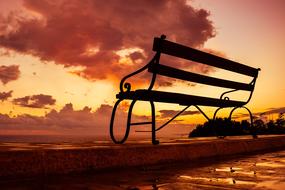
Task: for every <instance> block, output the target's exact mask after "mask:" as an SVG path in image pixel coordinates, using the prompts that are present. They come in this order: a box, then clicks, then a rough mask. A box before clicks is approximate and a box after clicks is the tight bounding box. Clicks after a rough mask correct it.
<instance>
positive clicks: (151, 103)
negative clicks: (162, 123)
mask: <svg viewBox="0 0 285 190" xmlns="http://www.w3.org/2000/svg"><path fill="white" fill-rule="evenodd" d="M149 103H150V106H151V137H152V144H153V145H157V144H159V141H158V140H156V136H155V135H156V134H155V132H156V129H155V107H154V103H153V101H150V102H149Z"/></svg>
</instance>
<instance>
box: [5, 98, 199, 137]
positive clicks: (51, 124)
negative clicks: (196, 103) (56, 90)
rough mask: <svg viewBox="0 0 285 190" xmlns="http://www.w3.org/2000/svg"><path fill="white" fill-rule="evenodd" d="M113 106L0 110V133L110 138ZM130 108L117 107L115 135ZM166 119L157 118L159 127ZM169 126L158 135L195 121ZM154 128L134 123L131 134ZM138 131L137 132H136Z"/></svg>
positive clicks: (181, 130)
mask: <svg viewBox="0 0 285 190" xmlns="http://www.w3.org/2000/svg"><path fill="white" fill-rule="evenodd" d="M112 109H113V106H110V105H108V104H102V105H101V106H100V107H99V108H98V109H97V110H95V111H92V110H91V108H89V107H84V108H83V109H81V110H75V109H74V108H73V105H72V104H71V103H69V104H66V105H65V106H64V107H63V108H62V109H61V110H59V111H56V110H54V109H53V110H51V111H50V112H49V113H47V114H46V115H44V116H32V115H28V114H22V115H18V116H14V117H10V116H9V115H7V114H0V133H1V134H2V135H3V134H4V135H5V134H7V135H8V134H9V135H31V134H36V135H47V134H53V135H83V136H86V135H87V136H94V137H96V138H101V137H104V138H106V137H107V138H109V125H110V116H111V112H112ZM126 119H127V112H126V111H125V108H124V107H119V108H118V110H117V115H116V120H115V126H114V131H115V135H116V137H118V136H121V137H122V135H124V132H125V127H126ZM132 121H133V122H143V121H150V116H141V115H135V114H134V115H133V116H132ZM163 122H164V121H160V120H157V127H158V126H160V125H161V124H162V123H163ZM169 125H170V126H168V127H166V128H164V129H163V130H161V131H159V132H158V135H166V136H171V135H173V134H175V135H176V134H184V133H185V134H186V133H187V134H188V133H189V131H190V130H191V129H193V127H194V126H193V125H191V124H181V123H178V122H175V121H174V122H173V123H171V124H169ZM137 129H138V130H147V131H149V130H150V129H151V127H150V125H145V126H135V127H132V128H131V134H130V137H138V136H142V135H143V136H145V135H146V136H147V137H149V136H150V133H135V130H137ZM134 133H135V134H134Z"/></svg>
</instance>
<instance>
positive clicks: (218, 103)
mask: <svg viewBox="0 0 285 190" xmlns="http://www.w3.org/2000/svg"><path fill="white" fill-rule="evenodd" d="M116 97H117V98H118V99H129V100H141V101H153V102H164V103H175V104H180V105H187V106H188V105H201V106H212V107H240V106H243V105H244V104H246V102H241V101H234V100H221V99H216V98H208V97H201V96H193V95H188V94H179V93H173V92H165V91H156V90H136V91H128V92H120V93H118V94H117V95H116Z"/></svg>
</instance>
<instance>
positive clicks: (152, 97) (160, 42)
mask: <svg viewBox="0 0 285 190" xmlns="http://www.w3.org/2000/svg"><path fill="white" fill-rule="evenodd" d="M165 38H166V36H165V35H162V36H161V37H160V38H157V37H156V38H154V43H153V51H155V52H156V54H155V55H154V57H153V59H152V60H151V61H150V62H149V63H148V64H147V65H145V66H144V67H142V68H141V69H139V70H137V71H135V72H133V73H131V74H129V75H127V76H126V77H124V78H123V79H122V80H121V83H120V92H119V93H118V94H117V95H116V97H117V99H118V100H117V102H116V103H115V105H114V108H113V112H112V115H111V122H110V136H111V139H112V140H113V142H114V143H117V144H122V143H124V142H125V141H126V140H127V138H128V135H129V132H130V126H131V125H145V124H150V125H151V126H152V127H151V130H150V131H149V132H151V133H152V143H153V144H159V141H158V140H156V131H158V130H160V129H162V128H163V127H165V126H166V125H167V124H168V123H170V122H171V121H172V120H174V119H175V118H176V117H177V116H178V115H180V114H181V113H183V112H184V111H185V110H186V109H188V108H189V107H190V106H195V107H196V108H197V109H198V110H199V111H200V112H201V113H202V114H203V115H204V116H205V117H206V118H207V119H208V120H209V121H210V118H209V117H208V116H207V115H206V114H205V113H204V112H203V111H202V110H201V108H200V107H198V106H213V107H218V109H217V110H216V111H215V113H214V116H213V120H215V118H216V114H217V112H218V111H219V110H220V109H222V108H227V107H233V109H232V110H231V112H230V115H229V118H230V119H231V117H232V113H233V111H234V110H235V109H237V108H245V109H246V110H247V111H248V112H249V115H250V121H251V125H252V123H253V118H252V114H251V112H250V110H249V109H248V108H246V107H245V105H246V104H247V103H248V102H249V101H250V99H251V97H252V93H253V90H254V86H255V82H256V79H257V76H258V72H259V70H260V69H256V68H252V67H249V66H247V65H243V64H240V63H237V62H234V61H231V60H228V59H225V58H222V57H218V56H216V55H212V54H209V53H206V52H203V51H200V50H197V49H193V48H190V47H187V46H184V45H181V44H177V43H174V42H171V41H168V40H165ZM161 54H167V55H170V56H174V57H178V58H183V59H186V60H190V61H195V62H199V63H202V64H206V65H210V66H213V67H217V68H220V69H225V70H228V71H232V72H235V73H239V74H243V75H246V76H248V77H252V80H251V82H250V83H248V84H247V83H241V82H236V81H230V80H225V79H221V78H214V77H210V76H205V75H201V74H198V73H193V72H188V71H184V70H180V69H177V68H174V67H170V66H167V65H163V64H161V63H160V62H159V61H160V56H161ZM146 69H148V72H150V73H152V79H151V81H150V86H149V87H148V88H147V89H138V90H134V91H132V90H131V84H130V83H127V82H126V80H127V79H128V78H130V77H132V76H133V75H136V74H138V73H140V72H142V71H144V70H146ZM157 75H162V76H166V77H171V78H175V79H180V80H183V81H191V82H195V83H201V84H206V85H210V86H217V87H224V88H229V89H231V90H229V91H226V92H224V93H222V94H221V96H220V98H209V97H201V96H194V95H189V94H183V93H172V92H165V91H156V90H152V88H153V86H154V83H155V80H156V76H157ZM238 90H243V91H248V92H250V93H249V97H248V98H247V100H246V101H235V100H230V99H229V98H228V97H225V95H226V94H227V93H230V92H234V91H238ZM122 100H132V102H131V104H130V107H129V110H128V117H127V126H126V131H125V135H124V136H123V137H122V138H121V140H117V139H116V138H115V136H114V129H113V127H114V126H113V125H114V119H115V114H116V109H117V106H118V105H119V104H120V102H121V101H122ZM136 101H147V102H149V103H150V106H151V121H149V122H137V123H133V122H131V116H132V110H133V107H134V104H135V103H136ZM154 102H165V103H173V104H179V105H184V106H186V107H185V108H184V109H183V110H182V111H180V112H179V113H178V114H176V115H175V116H174V117H173V118H172V119H170V120H169V121H167V122H166V123H165V124H163V125H162V126H160V127H158V128H156V126H155V125H156V122H155V106H154Z"/></svg>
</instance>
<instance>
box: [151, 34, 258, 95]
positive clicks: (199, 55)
mask: <svg viewBox="0 0 285 190" xmlns="http://www.w3.org/2000/svg"><path fill="white" fill-rule="evenodd" d="M153 51H156V52H157V53H158V54H159V56H157V57H158V59H159V57H160V53H164V54H167V55H171V56H174V57H179V58H183V59H187V60H190V61H195V62H199V63H202V64H206V65H210V66H214V67H217V68H221V69H225V70H228V71H232V72H235V73H240V74H243V75H247V76H251V77H253V80H252V81H251V82H250V83H249V84H248V83H242V82H235V81H230V80H225V79H219V78H214V77H210V76H205V75H201V74H197V73H193V72H188V71H185V70H180V69H177V68H173V67H170V66H166V65H163V64H160V63H159V60H157V61H156V63H153V64H149V68H148V71H149V72H152V73H157V74H159V75H163V76H167V77H172V78H177V79H181V80H186V81H192V82H197V83H202V84H207V85H212V86H219V87H225V88H232V89H238V90H246V91H253V89H254V83H255V80H256V78H257V76H258V71H259V70H260V69H256V68H252V67H249V66H247V65H243V64H241V63H238V62H235V61H231V60H228V59H225V58H222V57H219V56H216V55H213V54H210V53H206V52H203V51H200V50H197V49H193V48H191V47H187V46H184V45H181V44H177V43H174V42H171V41H168V40H165V36H162V37H161V38H154V43H153Z"/></svg>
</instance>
